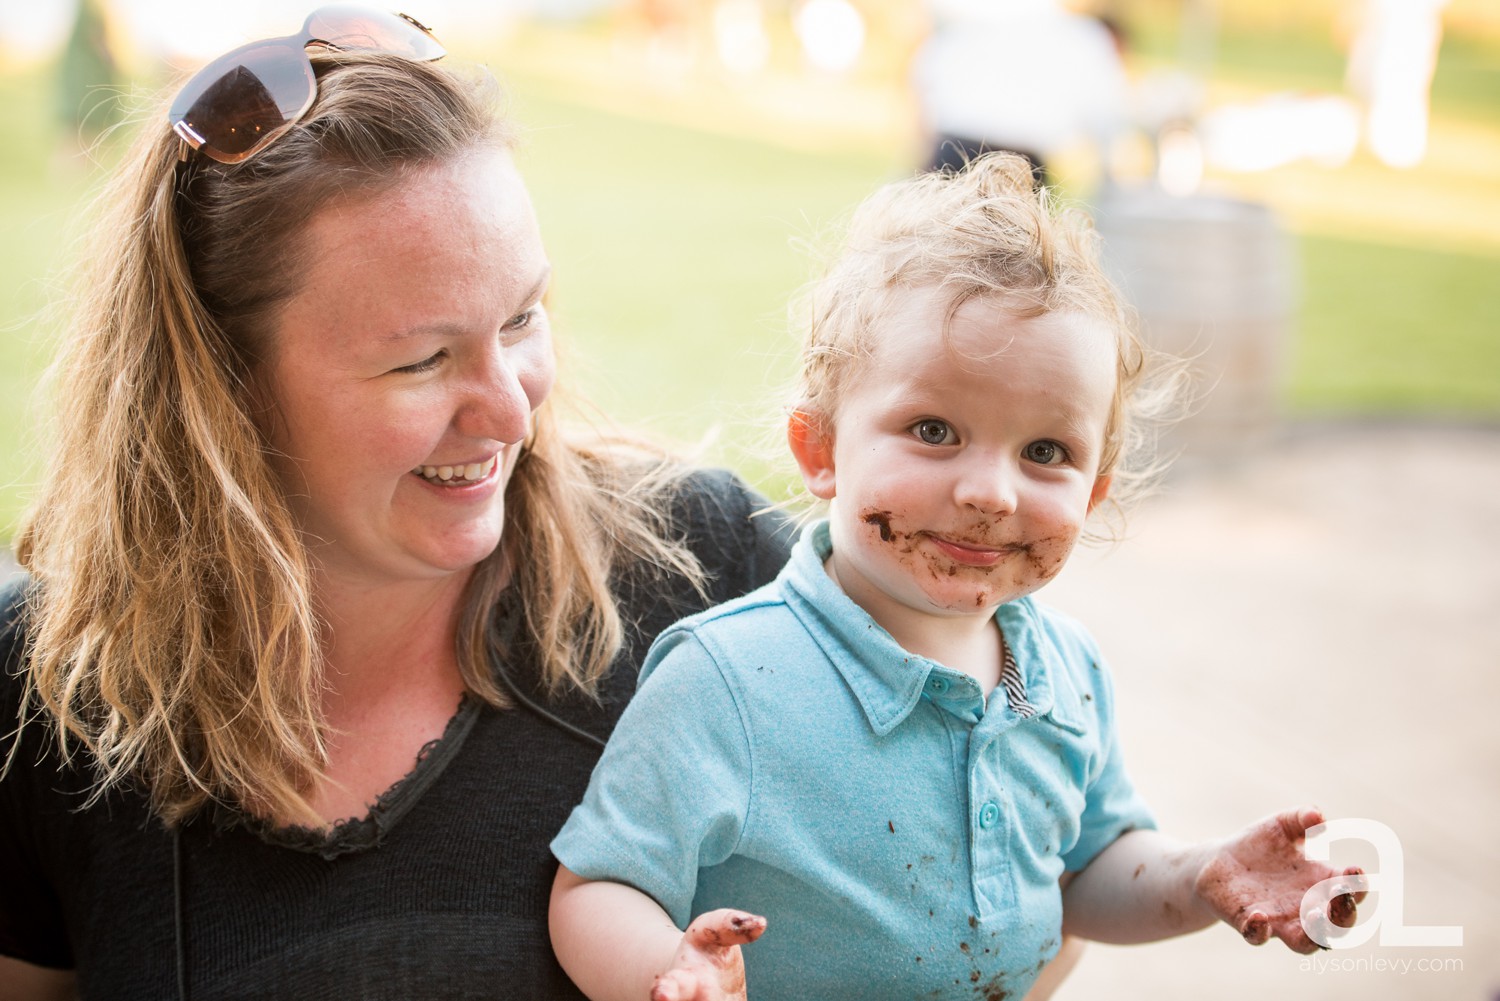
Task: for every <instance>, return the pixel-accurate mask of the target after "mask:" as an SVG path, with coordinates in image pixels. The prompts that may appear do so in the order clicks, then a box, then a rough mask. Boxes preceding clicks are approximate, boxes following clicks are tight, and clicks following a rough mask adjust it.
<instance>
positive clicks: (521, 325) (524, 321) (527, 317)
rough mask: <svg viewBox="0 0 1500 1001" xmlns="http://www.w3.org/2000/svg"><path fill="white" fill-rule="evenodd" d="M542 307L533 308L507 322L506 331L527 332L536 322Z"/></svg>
mask: <svg viewBox="0 0 1500 1001" xmlns="http://www.w3.org/2000/svg"><path fill="white" fill-rule="evenodd" d="M541 309H542V307H541V306H532V307H531V308H530V309H528V310H527V311H526V312H524V313H517V314H516V315H515V316H512V317H511V318H510V319H509V320H508V321H506V324H505V329H506V330H525V329H526V328H527V327H529V326H531V324H532V323H533V322H534V321H535V320H536V315H537V313H539V312H541Z"/></svg>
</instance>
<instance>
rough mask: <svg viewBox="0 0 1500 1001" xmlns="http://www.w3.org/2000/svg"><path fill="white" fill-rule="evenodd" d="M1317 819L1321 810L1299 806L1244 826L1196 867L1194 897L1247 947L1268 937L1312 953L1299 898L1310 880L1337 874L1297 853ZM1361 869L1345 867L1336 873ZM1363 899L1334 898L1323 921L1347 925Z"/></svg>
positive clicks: (1357, 895)
mask: <svg viewBox="0 0 1500 1001" xmlns="http://www.w3.org/2000/svg"><path fill="white" fill-rule="evenodd" d="M1321 823H1323V814H1322V813H1320V812H1319V811H1318V810H1316V809H1312V808H1304V809H1300V810H1289V811H1287V812H1285V813H1280V814H1277V815H1276V816H1274V817H1268V818H1266V819H1265V820H1262V821H1260V822H1258V823H1255V824H1252V825H1251V826H1249V827H1247V828H1245V829H1244V830H1243V831H1241V832H1240V833H1239V834H1237V835H1235V836H1233V837H1231V838H1229V839H1228V840H1227V841H1225V842H1224V843H1223V844H1222V845H1220V846H1219V847H1218V849H1217V850H1216V851H1214V852H1213V853H1212V854H1211V855H1210V857H1209V859H1208V861H1207V862H1206V863H1205V864H1204V866H1203V868H1202V869H1200V870H1199V872H1198V879H1197V883H1196V885H1195V887H1194V889H1195V891H1196V892H1197V894H1198V898H1199V899H1200V900H1201V901H1203V903H1204V904H1205V905H1206V906H1207V907H1208V908H1209V909H1210V910H1211V911H1212V912H1213V913H1214V914H1215V915H1216V916H1218V917H1219V918H1220V919H1222V920H1224V921H1226V922H1228V923H1229V924H1230V925H1231V926H1233V927H1234V929H1235V930H1236V931H1238V932H1239V933H1240V934H1241V935H1243V936H1244V938H1245V941H1246V942H1249V943H1250V944H1251V945H1261V944H1263V943H1265V942H1267V941H1269V940H1270V938H1271V936H1272V935H1274V936H1276V937H1277V938H1279V939H1281V941H1283V942H1285V943H1286V945H1287V948H1289V949H1293V950H1295V951H1297V952H1302V953H1308V952H1316V951H1317V949H1318V945H1317V943H1316V942H1314V941H1313V940H1312V939H1310V938H1308V937H1307V932H1306V931H1304V930H1303V928H1302V921H1301V914H1300V912H1301V907H1302V897H1303V895H1304V894H1305V893H1307V891H1308V889H1309V888H1311V887H1312V885H1313V884H1314V883H1318V882H1321V881H1322V880H1325V879H1329V878H1331V877H1334V876H1338V875H1340V873H1339V872H1338V871H1337V870H1335V869H1332V868H1330V867H1328V866H1326V865H1324V864H1323V863H1321V862H1310V861H1308V860H1307V858H1306V856H1305V855H1304V854H1303V841H1304V837H1305V835H1306V834H1307V830H1308V828H1310V827H1316V826H1317V825H1319V824H1321ZM1361 872H1363V870H1361V869H1359V868H1358V867H1351V868H1348V869H1345V870H1344V871H1343V873H1342V875H1345V876H1355V875H1359V874H1360V873H1361ZM1364 897H1365V895H1364V894H1363V893H1345V894H1343V895H1341V896H1338V897H1335V898H1334V899H1333V900H1332V901H1331V902H1330V903H1329V905H1328V920H1330V921H1331V922H1333V923H1334V924H1335V925H1338V926H1339V927H1340V928H1348V927H1350V926H1351V925H1353V924H1354V918H1355V905H1356V904H1357V903H1359V902H1360V901H1361V900H1363V899H1364Z"/></svg>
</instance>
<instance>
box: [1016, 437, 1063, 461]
mask: <svg viewBox="0 0 1500 1001" xmlns="http://www.w3.org/2000/svg"><path fill="white" fill-rule="evenodd" d="M1025 455H1026V458H1027V460H1028V461H1030V462H1035V463H1037V464H1039V465H1042V466H1050V465H1053V464H1054V463H1058V462H1062V461H1063V459H1065V458H1067V452H1066V451H1064V450H1063V447H1062V446H1061V445H1059V444H1058V443H1057V442H1055V441H1034V442H1032V443H1031V444H1030V445H1027V446H1026V450H1025Z"/></svg>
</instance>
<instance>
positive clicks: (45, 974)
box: [0, 956, 78, 1001]
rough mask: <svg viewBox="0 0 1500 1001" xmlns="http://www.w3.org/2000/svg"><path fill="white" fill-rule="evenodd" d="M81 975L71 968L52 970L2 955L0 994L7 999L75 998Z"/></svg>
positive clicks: (44, 1000)
mask: <svg viewBox="0 0 1500 1001" xmlns="http://www.w3.org/2000/svg"><path fill="white" fill-rule="evenodd" d="M77 987H78V977H77V976H76V975H75V974H74V973H73V971H72V970H51V969H48V968H47V967H45V966H33V965H32V964H30V963H23V962H21V961H20V960H19V959H11V958H10V957H9V956H0V998H6V999H7V1001H73V999H74V998H76V997H78V990H77Z"/></svg>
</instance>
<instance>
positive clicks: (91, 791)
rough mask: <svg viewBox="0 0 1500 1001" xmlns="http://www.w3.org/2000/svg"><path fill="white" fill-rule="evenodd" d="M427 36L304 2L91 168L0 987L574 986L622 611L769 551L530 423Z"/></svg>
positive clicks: (543, 370) (13, 699) (469, 148)
mask: <svg viewBox="0 0 1500 1001" xmlns="http://www.w3.org/2000/svg"><path fill="white" fill-rule="evenodd" d="M310 42H318V43H320V44H316V45H313V46H312V47H311V48H308V49H304V46H305V45H308V44H309V43H310ZM329 42H331V43H333V44H332V45H328V44H322V43H329ZM441 54H442V50H441V49H440V48H438V47H437V44H436V42H435V41H433V40H432V39H431V37H430V36H429V35H428V34H426V32H425V29H422V28H421V27H420V26H419V25H416V24H415V23H414V22H410V21H409V20H405V19H397V18H394V17H385V16H383V15H378V14H376V13H374V12H358V13H351V12H350V10H349V9H347V8H337V9H335V8H327V9H325V10H323V11H320V12H315V13H314V14H313V15H312V16H311V17H310V18H309V19H308V22H307V24H306V25H305V26H304V32H303V34H302V35H301V36H292V37H290V38H287V39H274V40H271V41H268V42H263V43H256V44H255V45H252V46H247V47H245V48H244V49H241V50H236V52H235V53H232V54H231V55H230V56H226V57H225V58H224V59H221V60H219V61H217V62H216V63H214V64H211V65H210V66H208V67H206V68H205V70H204V71H203V72H202V73H201V74H200V75H199V77H197V78H195V79H194V81H193V82H192V83H190V84H189V85H188V87H187V88H185V89H184V93H183V95H182V96H181V98H180V100H179V101H178V102H177V104H176V105H174V111H173V114H172V121H173V125H174V130H175V131H169V130H168V129H167V128H165V127H162V128H159V129H147V130H146V134H145V135H144V136H143V137H142V140H141V142H140V144H139V145H138V148H137V149H136V151H135V153H134V154H133V155H132V157H131V158H129V159H128V160H127V162H126V164H125V165H124V166H122V168H121V169H120V171H119V173H118V175H117V177H116V180H115V185H114V188H113V190H112V192H111V193H110V195H109V197H108V198H107V199H106V204H107V205H109V206H110V207H111V208H112V210H113V215H112V217H111V218H110V219H108V220H106V222H105V224H104V225H103V227H102V228H101V230H100V234H101V236H100V239H99V242H98V244H97V247H98V254H97V273H96V274H95V275H94V276H93V277H92V280H91V281H90V282H89V283H88V287H87V293H86V296H85V300H84V302H83V303H82V309H81V311H80V316H79V320H78V324H77V328H76V330H75V331H74V332H73V334H72V336H71V338H70V339H69V341H68V344H67V347H66V350H65V352H64V354H63V356H62V358H61V359H60V360H59V363H58V365H57V367H56V370H55V374H56V377H57V386H56V387H55V388H56V398H57V400H58V401H59V402H60V404H61V407H60V417H59V421H58V425H57V442H56V444H55V448H56V451H55V453H54V454H56V455H58V456H59V457H65V458H62V460H61V461H60V462H59V464H58V468H57V471H56V474H55V475H54V476H52V477H50V478H49V479H48V481H47V482H46V483H45V484H44V485H43V488H42V490H41V496H40V497H39V498H38V500H37V502H36V504H35V506H34V508H33V510H32V511H31V512H30V514H29V516H28V519H27V521H26V522H25V524H24V525H23V528H22V531H21V534H20V536H19V538H18V540H17V554H18V557H19V559H20V561H21V562H22V564H23V565H24V566H25V567H26V568H27V569H28V570H29V572H30V577H29V579H28V581H27V582H26V584H25V585H24V586H23V587H19V588H12V589H11V590H9V591H7V592H4V593H3V595H0V624H3V630H0V663H3V666H4V670H3V672H0V713H3V714H4V719H5V720H6V721H7V722H6V723H4V724H0V727H3V730H0V733H4V737H3V740H0V752H4V753H5V754H6V760H7V761H8V768H7V770H6V771H5V773H4V778H3V780H0V957H8V958H3V959H0V996H4V997H6V998H32V997H49V996H70V995H71V994H72V993H74V992H76V993H78V994H81V995H82V996H84V997H89V996H108V997H117V998H131V997H150V998H160V997H171V996H177V997H200V998H207V997H213V998H235V997H252V996H253V997H257V998H262V997H278V996H298V997H360V998H382V997H390V998H398V997H399V998H412V997H443V998H463V997H480V996H486V997H493V996H507V997H526V998H543V997H571V996H576V992H575V991H574V990H573V988H572V987H571V985H570V984H568V982H567V980H566V978H565V977H563V975H562V974H561V972H560V971H559V970H558V968H557V966H556V964H555V962H554V961H553V959H552V953H551V949H550V948H549V946H548V942H547V935H546V908H547V892H548V888H549V885H550V881H551V875H552V871H553V862H552V859H551V858H550V856H549V854H548V851H547V842H548V840H549V839H550V838H551V836H552V835H553V834H554V833H555V832H556V830H557V828H559V827H560V826H561V824H562V821H563V819H564V818H565V817H566V815H567V811H568V809H569V808H570V807H571V806H572V805H573V803H574V802H575V801H576V800H577V799H578V798H579V797H580V796H581V794H582V791H583V788H584V786H585V784H586V782H587V778H588V774H589V770H590V768H591V767H592V765H593V763H594V760H595V758H596V756H597V753H598V744H599V741H601V740H602V738H604V737H605V736H607V734H608V732H609V729H610V727H611V725H612V723H613V721H614V720H615V719H616V717H617V716H618V713H619V712H620V709H621V708H622V705H623V703H624V702H625V700H626V699H627V698H628V697H629V693H630V692H631V690H632V689H633V687H634V678H635V670H636V668H637V666H638V664H639V659H640V657H641V656H642V655H643V654H644V652H645V649H646V647H647V646H648V645H649V643H650V641H651V639H652V638H653V637H654V636H655V634H656V633H657V632H658V631H659V630H660V629H662V628H664V627H665V626H666V625H667V624H668V623H670V622H671V621H672V620H673V619H675V618H677V617H679V616H681V615H683V614H686V613H689V612H692V611H695V610H697V609H699V608H701V607H703V606H705V605H706V604H709V603H711V602H716V601H722V600H725V599H727V598H729V597H732V596H734V595H736V594H739V593H742V592H744V591H746V590H749V589H751V588H752V587H754V586H757V585H758V584H760V583H762V582H764V581H765V580H768V579H770V577H771V576H773V575H774V573H775V571H776V570H777V569H778V568H779V565H780V563H781V562H782V560H783V559H784V556H785V552H786V545H787V540H786V538H785V535H784V533H781V532H779V529H780V527H781V525H782V523H781V522H779V521H776V520H774V519H767V518H755V519H752V518H751V517H750V514H751V512H752V509H753V508H754V506H755V504H756V500H757V499H756V498H755V497H754V495H752V494H750V493H749V492H748V491H747V490H745V489H744V487H743V486H742V485H740V484H739V483H738V482H737V481H734V480H733V479H732V478H730V477H728V476H725V475H714V474H692V475H686V474H682V473H679V472H675V471H673V470H672V469H671V468H670V467H667V466H665V465H664V464H663V463H662V462H661V461H659V460H657V459H648V458H643V456H642V455H641V454H640V453H639V452H637V451H631V450H629V449H626V448H624V447H623V446H610V445H601V444H590V445H586V444H580V443H576V442H573V441H570V440H568V439H566V438H564V437H563V436H562V435H561V434H560V433H559V431H558V428H557V425H556V422H555V419H554V415H553V407H554V403H553V394H552V392H551V390H552V386H553V376H554V361H553V351H552V345H551V340H550V331H549V329H548V324H547V315H546V309H545V305H544V302H545V296H546V287H547V278H548V274H549V268H548V263H547V257H546V254H545V251H544V249H543V245H542V242H541V239H540V236H539V234H538V232H537V227H536V222H535V219H534V217H533V215H532V211H531V206H530V203H529V200H528V198H527V196H526V191H525V188H524V186H523V184H522V182H521V180H520V177H519V175H518V174H517V173H516V170H515V167H514V165H513V164H512V162H511V160H510V156H509V154H508V152H507V149H508V146H509V138H508V134H507V132H506V127H505V125H504V123H503V121H501V120H500V119H499V118H498V117H497V115H496V112H495V110H494V98H495V94H494V89H495V88H494V84H493V82H492V81H491V80H490V79H489V78H488V77H484V76H480V77H474V76H466V75H464V74H461V73H458V72H456V71H453V70H450V69H447V68H445V67H444V65H443V64H442V63H440V62H435V61H433V60H435V59H436V58H437V57H438V56H440V55H441ZM304 64H305V65H304ZM299 81H301V82H299ZM299 88H305V91H306V93H301V92H299ZM309 101H310V102H311V104H310V106H307V102H309ZM299 105H301V106H302V107H303V108H304V110H303V111H301V112H298V111H297V108H298V106H299ZM287 108H291V109H292V110H291V111H286V110H284V109H287ZM289 122H290V124H288V123H289ZM247 136H248V137H249V138H248V139H247V138H246V137H247ZM11 719H16V720H18V721H20V723H21V726H20V728H19V733H18V734H12V733H9V732H8V731H10V730H11V729H12V727H11V725H10V724H9V722H8V721H9V720H11Z"/></svg>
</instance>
